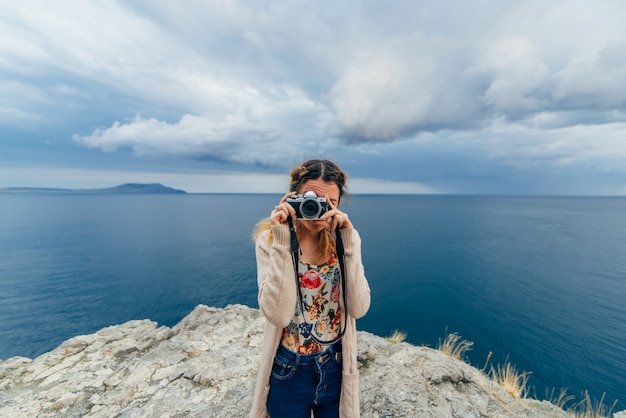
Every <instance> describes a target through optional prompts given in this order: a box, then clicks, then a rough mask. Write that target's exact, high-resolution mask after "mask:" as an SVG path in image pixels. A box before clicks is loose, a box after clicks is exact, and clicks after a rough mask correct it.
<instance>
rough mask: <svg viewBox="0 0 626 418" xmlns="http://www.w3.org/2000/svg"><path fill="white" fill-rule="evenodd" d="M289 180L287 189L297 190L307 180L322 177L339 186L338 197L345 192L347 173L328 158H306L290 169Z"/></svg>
mask: <svg viewBox="0 0 626 418" xmlns="http://www.w3.org/2000/svg"><path fill="white" fill-rule="evenodd" d="M289 174H290V175H291V182H290V184H289V191H291V192H297V191H298V189H299V188H300V186H302V185H303V184H304V183H306V182H307V181H309V180H318V179H322V180H324V181H329V182H333V183H335V184H336V185H337V187H338V188H339V199H340V200H341V197H342V196H343V195H344V194H345V192H346V190H345V189H346V179H347V177H348V176H347V174H346V173H344V172H343V171H342V170H341V168H339V166H338V165H337V164H335V163H333V162H332V161H329V160H308V161H305V162H303V163H302V164H300V165H299V166H297V167H296V168H294V169H293V170H291V172H290V173H289Z"/></svg>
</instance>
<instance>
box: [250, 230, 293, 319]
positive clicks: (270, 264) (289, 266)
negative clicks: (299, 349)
mask: <svg viewBox="0 0 626 418" xmlns="http://www.w3.org/2000/svg"><path fill="white" fill-rule="evenodd" d="M269 232H270V231H269V230H268V231H266V232H264V233H262V234H261V235H260V236H259V238H258V239H257V241H256V262H257V281H258V285H259V295H258V300H259V307H260V308H261V312H262V313H263V315H264V316H265V318H266V319H267V320H268V321H270V322H271V323H272V324H274V325H275V326H277V327H279V328H284V327H286V326H287V325H289V322H290V321H291V319H292V318H293V315H294V312H295V307H296V279H295V273H294V269H293V261H292V258H291V253H290V245H289V238H290V235H289V227H288V226H287V225H273V226H272V236H273V239H272V242H271V244H270V243H269V242H268V241H269V240H268V236H269Z"/></svg>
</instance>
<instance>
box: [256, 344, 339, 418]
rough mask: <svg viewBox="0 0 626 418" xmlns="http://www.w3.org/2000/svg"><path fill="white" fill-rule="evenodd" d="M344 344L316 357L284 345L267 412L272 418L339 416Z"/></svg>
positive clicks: (276, 362) (278, 355) (274, 370)
mask: <svg viewBox="0 0 626 418" xmlns="http://www.w3.org/2000/svg"><path fill="white" fill-rule="evenodd" d="M340 394H341V341H339V342H337V343H335V344H333V345H331V346H329V347H328V349H326V350H325V351H322V352H321V353H316V354H296V353H294V352H293V351H290V350H288V349H286V348H285V347H283V345H282V344H281V345H280V346H279V347H278V350H277V351H276V356H275V357H274V365H273V366H272V376H271V377H270V392H269V394H268V397H267V411H268V413H269V415H270V417H272V418H311V411H312V412H313V414H314V416H315V417H316V418H337V417H339V395H340Z"/></svg>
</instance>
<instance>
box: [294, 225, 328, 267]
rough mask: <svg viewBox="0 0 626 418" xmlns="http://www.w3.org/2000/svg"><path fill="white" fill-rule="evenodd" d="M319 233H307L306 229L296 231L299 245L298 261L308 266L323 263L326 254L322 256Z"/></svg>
mask: <svg viewBox="0 0 626 418" xmlns="http://www.w3.org/2000/svg"><path fill="white" fill-rule="evenodd" d="M323 232H324V231H322V232H321V233H316V232H311V231H308V230H307V229H306V228H301V229H300V231H298V243H299V244H300V259H301V260H302V261H303V262H305V263H308V264H320V263H323V262H324V261H326V260H325V258H326V254H323V253H322V252H323V250H322V248H321V246H320V241H321V234H322V233H323Z"/></svg>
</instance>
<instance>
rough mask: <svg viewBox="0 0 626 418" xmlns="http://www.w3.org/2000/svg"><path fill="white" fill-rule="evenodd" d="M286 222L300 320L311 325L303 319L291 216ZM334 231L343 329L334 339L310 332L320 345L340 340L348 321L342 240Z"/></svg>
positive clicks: (294, 233)
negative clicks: (325, 339)
mask: <svg viewBox="0 0 626 418" xmlns="http://www.w3.org/2000/svg"><path fill="white" fill-rule="evenodd" d="M287 222H288V223H289V233H290V235H291V241H290V246H291V260H292V261H293V271H294V275H295V277H296V290H297V293H298V305H299V306H300V313H301V314H302V320H303V321H304V322H305V323H306V324H307V325H311V324H309V323H308V322H307V321H306V319H305V318H306V317H305V316H304V303H303V302H302V291H301V290H300V280H298V266H299V252H300V251H299V250H300V244H299V243H298V237H297V236H296V228H295V227H294V225H293V221H292V219H291V216H290V217H288V218H287ZM335 232H336V234H337V237H336V241H335V247H336V248H335V250H336V252H337V259H338V261H339V273H340V274H341V293H342V295H343V309H344V315H343V321H342V322H343V329H341V332H340V333H339V336H337V338H335V339H334V340H329V341H324V340H320V339H319V338H317V337H316V336H315V335H313V332H311V338H313V340H314V341H315V342H316V343H318V344H322V345H328V344H332V343H334V342H337V341H339V340H341V338H342V337H343V335H344V334H345V333H346V328H347V326H348V323H347V321H348V296H347V291H348V289H347V285H346V277H347V273H346V255H345V249H344V246H343V240H342V239H341V234H340V233H339V229H336V230H335ZM312 329H313V327H311V330H312Z"/></svg>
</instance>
